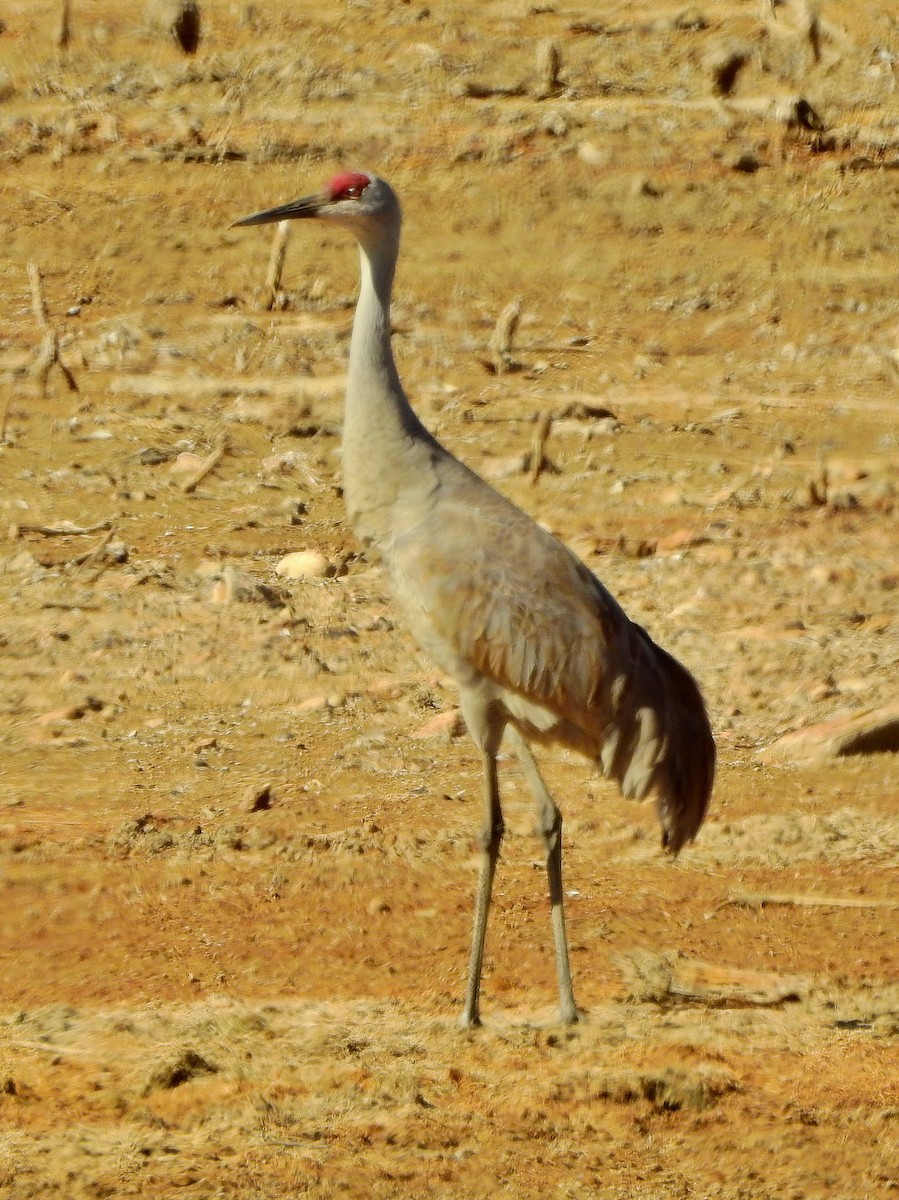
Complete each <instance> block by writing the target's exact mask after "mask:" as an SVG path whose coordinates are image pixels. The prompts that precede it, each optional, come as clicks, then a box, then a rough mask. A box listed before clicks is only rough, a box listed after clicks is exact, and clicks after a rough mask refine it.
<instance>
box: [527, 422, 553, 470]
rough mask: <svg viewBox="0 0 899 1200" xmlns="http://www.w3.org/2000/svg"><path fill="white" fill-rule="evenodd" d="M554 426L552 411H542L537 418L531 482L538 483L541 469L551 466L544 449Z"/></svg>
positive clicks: (532, 451) (532, 453)
mask: <svg viewBox="0 0 899 1200" xmlns="http://www.w3.org/2000/svg"><path fill="white" fill-rule="evenodd" d="M552 427H553V418H552V413H541V414H540V416H539V417H538V419H537V428H536V429H535V430H534V441H533V444H532V446H531V465H530V470H529V471H528V478H529V480H530V482H531V483H536V482H537V480H538V479H539V478H540V473H541V471H544V470H545V469H546V468H547V467H549V466H551V464H550V462H549V460H548V459H547V457H546V454H545V453H544V451H545V449H546V442H547V439H548V438H549V435H550V432H551V431H552Z"/></svg>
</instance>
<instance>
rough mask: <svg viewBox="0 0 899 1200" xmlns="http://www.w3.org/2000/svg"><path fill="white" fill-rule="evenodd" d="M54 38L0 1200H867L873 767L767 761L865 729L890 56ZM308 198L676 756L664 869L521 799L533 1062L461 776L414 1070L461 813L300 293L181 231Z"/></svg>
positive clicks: (886, 911) (509, 952)
mask: <svg viewBox="0 0 899 1200" xmlns="http://www.w3.org/2000/svg"><path fill="white" fill-rule="evenodd" d="M73 8H74V11H73V14H72V38H71V41H70V44H69V45H68V47H67V48H65V49H63V50H60V49H58V48H57V46H56V45H55V37H56V31H57V26H58V5H57V4H50V3H45V2H43V0H33V2H29V3H25V2H24V0H19V2H15V0H11V2H10V3H7V4H6V5H4V8H3V12H2V14H0V15H2V21H3V24H4V28H3V31H2V33H0V156H2V162H3V173H2V182H0V188H2V198H3V205H2V210H0V230H2V238H3V244H4V249H5V253H4V254H3V256H2V261H0V279H2V289H0V304H2V327H0V389H2V391H0V421H2V430H0V443H2V445H0V604H2V612H3V619H2V627H0V748H2V754H0V777H2V795H0V910H2V939H0V1117H2V1120H0V1195H2V1196H3V1197H4V1198H6V1197H9V1198H10V1200H25V1198H30V1197H38V1196H66V1197H97V1196H126V1195H135V1196H146V1197H154V1198H158V1197H171V1196H175V1195H177V1196H181V1197H185V1200H187V1198H189V1197H213V1196H218V1197H220V1196H235V1197H238V1196H239V1197H241V1198H243V1200H251V1198H257V1197H258V1198H260V1200H261V1198H266V1200H271V1198H274V1197H286V1196H296V1195H310V1196H332V1195H338V1194H341V1195H347V1196H358V1197H372V1196H375V1197H392V1196H403V1197H424V1196H428V1197H431V1196H435V1195H436V1196H446V1197H479V1196H488V1195H489V1196H491V1197H495V1196H497V1195H509V1196H515V1197H548V1196H553V1197H562V1198H574V1197H588V1196H597V1197H622V1198H624V1197H634V1196H641V1197H642V1196H646V1197H653V1198H656V1200H662V1198H665V1200H667V1198H668V1197H672V1198H673V1197H678V1198H682V1197H697V1198H698V1197H722V1198H727V1200H736V1198H741V1200H749V1198H752V1200H755V1198H757V1197H758V1198H761V1197H765V1198H771V1200H774V1198H777V1200H790V1198H796V1200H799V1198H802V1200H813V1198H817V1197H833V1198H834V1200H863V1198H873V1197H888V1196H894V1195H896V1192H897V1189H899V1167H897V1163H899V1146H897V1143H899V1138H897V1128H899V1048H897V1047H899V971H897V945H896V925H897V922H896V912H895V903H896V882H895V879H896V866H897V858H899V810H897V804H896V800H897V796H899V761H897V756H896V755H895V754H888V753H886V754H868V755H855V756H851V757H844V758H834V759H822V760H813V761H810V762H807V763H805V764H801V765H799V764H796V763H793V762H790V761H781V760H777V759H772V758H771V757H769V756H767V755H766V753H765V751H766V749H767V748H768V747H770V745H771V744H772V743H773V742H775V741H776V739H777V738H778V737H779V736H781V735H782V734H784V733H786V732H787V731H790V730H793V729H797V728H800V727H803V726H805V725H809V724H813V723H816V722H821V721H826V720H829V719H832V718H838V717H845V716H853V715H855V714H858V713H860V712H862V711H864V710H866V709H869V708H870V709H878V708H882V707H884V706H886V705H888V704H890V703H891V702H893V701H895V698H896V678H897V659H899V620H897V614H896V594H897V588H899V549H897V547H899V529H897V524H899V522H897V507H896V495H897V487H899V446H897V429H899V422H897V408H899V403H897V401H899V340H897V337H899V294H897V288H896V252H897V232H896V229H897V216H899V199H897V191H896V180H897V174H896V168H897V166H899V118H897V115H896V114H897V95H899V92H897V72H899V67H897V61H899V60H897V55H899V22H897V20H896V15H895V13H894V12H893V11H892V6H891V5H889V4H887V3H881V4H876V3H864V4H858V3H856V2H855V0H843V2H839V0H833V2H832V3H824V4H823V5H822V9H821V19H820V21H819V23H818V24H817V25H816V26H815V27H814V28H812V30H811V33H810V32H809V28H808V20H807V19H806V20H805V21H804V22H803V20H802V14H801V13H799V12H797V10H796V8H795V5H793V6H781V7H778V8H777V9H776V10H774V12H773V14H772V12H771V11H769V10H768V8H767V7H766V6H764V5H760V4H759V3H758V0H751V2H750V0H746V2H735V3H731V4H724V3H717V2H713V0H710V2H708V3H705V4H699V5H695V6H690V7H689V8H685V7H684V5H683V4H666V3H659V4H649V3H647V0H639V2H638V0H634V2H633V3H627V2H625V3H621V4H615V5H611V4H594V5H583V6H581V7H578V6H577V5H563V4H552V3H550V4H533V5H528V4H527V3H522V2H521V0H503V2H497V3H479V4H474V3H468V2H467V0H466V2H465V3H458V4H455V5H444V4H439V3H435V4H432V5H429V6H428V5H424V4H419V3H415V2H413V3H406V4H390V3H381V2H380V0H372V2H371V3H368V2H364V3H357V4H347V5H336V4H335V5H332V6H325V5H320V4H311V3H308V2H306V0H295V2H292V3H287V0H270V2H269V3H266V4H248V3H244V2H240V3H231V2H225V0H222V2H221V3H207V4H205V5H204V18H205V25H204V31H203V32H204V36H203V41H202V43H201V47H200V50H199V52H198V54H197V55H196V56H195V57H194V58H187V57H185V56H184V55H183V54H182V53H181V52H180V51H179V50H178V49H177V48H176V47H175V45H174V44H173V43H171V42H170V41H169V40H168V39H167V38H166V37H165V36H164V35H163V34H161V33H160V32H159V30H158V28H157V27H155V26H154V24H153V22H152V21H151V20H150V19H149V18H145V16H144V14H143V11H142V10H141V9H140V6H129V5H122V4H114V3H112V0H93V2H88V0H85V2H84V3H78V2H77V0H76V3H75V4H74V6H73ZM547 38H553V39H555V41H556V43H557V46H558V48H559V51H560V53H561V68H560V71H559V74H558V80H557V82H556V83H555V85H553V84H552V82H551V81H550V82H549V83H548V84H547V83H545V82H544V84H543V85H541V84H540V77H539V72H538V70H537V65H536V64H537V58H538V47H539V46H540V44H541V43H542V42H543V41H544V40H545V39H547ZM734 47H736V51H737V53H736V59H737V60H739V59H741V57H742V58H745V65H744V66H743V68H742V70H741V71H739V72H738V73H737V74H736V79H735V82H734V83H733V87H732V89H731V90H730V92H729V94H727V95H724V96H722V95H721V94H720V91H721V89H722V88H723V89H724V90H725V91H726V90H727V86H728V84H729V82H730V81H729V80H726V79H725V80H724V81H723V82H720V81H721V80H722V71H721V69H720V64H721V63H722V62H723V61H724V57H726V55H727V53H730V55H731V58H733V57H734V55H733V50H734ZM741 48H742V49H741ZM723 56H724V57H723ZM724 74H725V75H726V74H727V72H724ZM716 78H717V79H718V80H719V83H718V84H716V82H715V80H716ZM716 87H717V88H718V91H717V92H716ZM800 101H804V102H805V103H804V105H803V104H802V103H799V102H800ZM342 165H362V166H366V165H367V166H370V167H372V168H374V169H378V170H380V171H381V173H383V174H384V175H386V176H388V177H389V178H390V179H391V180H392V182H393V183H394V184H395V185H396V187H397V190H398V191H399V193H400V195H401V196H402V198H403V202H404V206H405V213H406V228H405V244H404V254H403V259H402V262H401V267H400V272H399V278H398V284H397V289H398V294H397V303H396V311H395V325H396V332H395V346H396V354H397V358H398V361H399V365H400V369H401V372H402V374H403V377H404V379H405V381H406V384H407V387H408V390H409V392H410V395H411V396H412V397H413V398H414V402H415V404H416V406H417V407H418V410H419V411H420V413H421V415H422V416H423V418H424V419H425V421H426V422H427V424H428V425H429V426H430V428H432V429H433V430H434V431H435V432H436V433H437V434H438V435H439V436H440V437H441V438H442V439H443V440H444V441H445V442H446V443H447V445H449V446H450V447H451V448H452V449H453V450H454V451H455V452H456V453H458V454H459V455H460V456H461V457H462V458H464V459H465V460H466V461H467V462H468V463H470V464H471V465H472V466H473V467H475V468H476V469H478V470H480V471H482V472H483V473H484V474H486V475H488V476H489V477H491V478H492V479H493V480H494V482H495V483H496V486H498V487H499V488H501V489H502V490H503V491H504V492H506V493H507V494H508V495H509V496H511V497H512V498H514V499H515V500H516V501H517V502H519V503H520V504H521V505H523V506H524V507H525V508H526V509H527V510H528V511H529V512H531V513H532V514H534V516H535V517H536V518H537V519H538V520H540V521H542V522H543V523H544V524H545V525H546V526H548V527H549V528H550V529H552V530H553V531H554V532H556V533H557V534H558V535H559V536H560V537H562V538H563V539H564V540H565V541H567V542H568V543H569V544H570V545H571V546H573V547H574V548H575V549H576V550H577V551H578V553H579V554H580V555H581V556H582V557H583V558H584V560H585V561H586V562H587V563H588V564H589V565H590V566H591V568H593V569H594V570H596V572H597V573H598V574H599V575H600V576H601V577H602V578H603V580H604V581H605V582H606V584H607V585H608V586H609V587H610V588H611V590H612V591H613V592H614V593H615V594H616V595H617V596H618V597H619V598H620V599H621V601H622V603H623V604H624V605H625V607H626V608H627V610H628V612H629V613H630V614H631V615H632V616H633V617H634V618H635V619H638V620H640V621H641V622H642V623H644V624H645V625H646V626H647V627H648V628H649V629H650V630H651V632H652V633H653V634H654V636H655V637H656V638H657V639H658V640H660V641H661V642H663V644H665V645H666V646H668V647H669V648H670V649H671V650H673V651H674V652H675V653H676V654H677V655H678V656H679V657H680V658H681V659H682V660H683V661H684V662H686V663H687V664H688V665H689V666H690V667H691V669H692V670H693V671H694V672H695V673H696V675H697V677H698V678H699V679H700V681H701V683H702V686H703V688H704V690H705V693H706V695H707V697H708V700H709V704H710V708H711V710H712V713H713V716H714V724H715V729H716V736H717V740H718V745H719V752H720V772H719V778H718V783H717V786H716V791H715V796H714V800H713V808H712V811H711V814H710V817H709V820H708V823H707V825H706V827H705V829H704V830H703V831H702V833H701V835H700V838H699V840H698V841H697V843H696V844H695V846H693V847H691V848H689V849H688V850H687V851H686V852H685V853H684V854H683V855H682V856H681V858H680V860H679V861H678V863H677V864H671V863H670V862H667V861H665V859H664V858H663V856H662V855H661V853H660V851H659V849H658V844H657V832H656V829H655V823H654V817H653V814H652V811H651V808H650V807H649V806H635V805H631V804H627V803H625V802H623V801H622V800H620V799H619V798H618V797H617V796H616V795H615V793H614V790H613V789H612V788H610V786H609V785H607V784H606V783H604V782H603V781H602V779H600V778H599V777H598V776H597V775H595V774H593V773H591V772H590V769H589V765H588V764H584V763H582V762H580V761H577V760H576V759H575V758H574V757H571V756H568V755H566V754H561V753H560V754H551V755H547V756H545V759H544V761H545V765H546V773H547V777H548V779H549V780H550V782H551V786H552V787H553V788H554V790H555V792H556V794H557V796H558V798H559V800H560V803H561V804H562V806H563V809H564V812H565V816H566V825H565V841H566V847H565V862H566V872H567V874H566V887H567V889H568V891H569V899H568V906H569V907H568V911H569V928H570V935H571V939H572V943H573V968H574V973H575V983H576V991H577V995H578V1000H579V1003H580V1004H581V1005H582V1006H583V1009H584V1013H585V1020H584V1021H583V1022H582V1023H581V1024H580V1025H578V1026H577V1027H575V1028H572V1029H566V1028H562V1027H559V1026H558V1025H557V1024H555V1022H554V998H555V985H554V971H553V963H552V950H551V939H550V931H549V922H548V917H547V911H546V901H545V895H544V892H545V882H544V877H543V873H542V869H541V866H540V861H539V845H538V843H537V841H536V839H535V838H534V836H533V831H532V824H533V820H532V816H531V812H530V808H529V803H528V799H527V795H526V791H525V786H524V781H523V780H522V779H521V777H520V775H519V772H518V770H517V768H516V766H515V765H514V764H513V763H508V764H505V763H504V764H503V775H504V779H505V796H506V805H507V810H508V823H509V826H510V831H509V837H508V839H507V842H506V844H505V848H504V854H503V861H502V863H501V868H500V873H499V877H498V883H497V890H496V895H495V900H494V908H493V914H492V924H491V928H490V934H489V941H488V960H487V969H486V972H485V979H484V995H483V1012H484V1018H485V1026H484V1028H482V1029H481V1030H478V1031H475V1032H472V1033H465V1034H462V1033H459V1032H458V1031H457V1030H456V1028H455V1022H456V1017H457V1015H458V1011H459V1006H460V1003H461V997H462V992H463V986H464V973H465V961H466V953H467V943H468V936H469V925H470V913H471V903H472V896H473V890H474V882H475V871H476V862H477V860H476V854H475V843H474V836H473V835H474V831H475V829H476V826H477V822H478V817H479V797H480V780H479V770H478V762H477V758H476V755H475V754H474V752H473V748H472V747H471V745H470V743H469V742H468V741H467V739H466V738H465V736H464V735H460V734H459V732H458V731H457V730H455V729H454V727H453V720H452V715H451V712H452V709H453V706H454V703H455V697H454V694H453V690H452V687H451V686H450V684H449V682H448V681H447V680H445V679H443V678H441V677H440V676H439V675H438V674H437V673H436V672H435V671H434V669H433V668H432V667H430V666H429V664H428V663H426V662H424V661H422V659H421V658H420V657H419V655H418V654H417V652H416V650H415V648H414V646H413V645H412V643H411V642H410V640H409V639H408V637H407V636H406V635H405V633H404V632H403V630H402V629H401V628H399V627H397V625H396V623H395V620H394V617H393V615H392V612H391V607H390V603H389V600H388V598H387V596H386V593H385V590H384V586H383V582H382V580H381V579H380V577H379V575H378V574H377V572H376V571H375V570H373V569H372V568H371V567H370V566H369V565H368V564H367V563H366V562H365V561H364V560H363V559H362V558H361V557H360V556H359V554H358V551H357V548H356V546H355V545H354V542H353V539H352V535H351V534H350V532H349V531H348V529H347V526H346V524H345V521H344V518H343V512H342V506H341V498H340V490H339V483H340V477H339V462H338V445H339V428H340V419H341V403H342V400H341V397H342V388H343V373H344V369H345V356H346V349H347V335H348V330H349V324H350V320H351V314H352V305H353V301H354V295H355V287H356V270H357V264H356V253H355V250H354V248H353V247H352V246H350V245H349V244H348V243H347V241H346V239H345V238H343V237H341V236H340V235H339V232H338V231H332V230H326V229H321V228H319V227H313V228H306V227H302V228H297V229H295V230H293V231H292V238H291V242H290V245H289V249H288V254H287V262H286V265H285V271H284V276H283V282H282V288H283V291H281V292H280V294H279V295H278V296H277V297H276V305H275V309H274V311H271V312H270V311H267V310H266V309H265V307H264V305H263V303H262V299H263V290H264V289H263V283H264V279H265V272H266V265H267V260H268V255H269V245H270V237H271V230H270V229H269V230H231V229H229V223H230V222H231V221H232V220H234V219H235V218H237V217H239V216H241V215H243V214H245V213H247V212H251V211H254V210H255V209H257V208H261V207H264V206H269V205H272V204H275V203H279V202H282V201H284V200H287V199H290V198H292V197H294V196H297V195H302V194H304V193H305V192H308V191H311V190H315V189H316V188H318V187H319V186H320V184H321V183H322V182H323V181H324V180H325V179H326V178H327V177H328V176H329V175H330V174H331V173H332V172H333V171H334V170H335V169H336V168H337V167H339V166H342ZM29 263H33V264H35V265H36V267H37V269H38V271H39V274H40V279H41V289H42V293H43V298H44V302H45V305H46V319H47V322H48V324H47V326H46V327H43V326H41V325H40V324H39V322H38V320H37V319H36V316H35V313H34V310H33V282H32V281H33V276H32V277H30V276H29V271H28V264H29ZM516 296H517V297H520V298H521V310H522V315H521V322H520V325H519V328H518V332H517V335H516V337H515V340H514V343H513V346H512V350H511V354H510V359H511V361H510V362H509V364H508V367H509V369H508V370H506V371H505V372H504V373H503V374H500V375H497V374H496V373H495V369H494V368H495V364H494V362H493V360H492V358H491V352H490V349H489V341H490V336H491V332H492V330H493V327H494V323H495V322H496V320H497V317H498V316H499V314H500V312H501V311H502V309H503V308H504V307H505V306H506V305H507V304H508V303H509V302H510V301H511V300H512V299H514V298H515V297H516ZM54 338H55V339H56V340H55V341H54ZM56 347H58V349H59V356H60V359H61V363H62V366H63V367H64V368H65V370H63V369H62V368H61V367H60V365H59V363H58V362H56V361H54V349H55V348H56ZM70 381H71V382H70ZM74 388H77V390H73V389H74ZM547 416H548V417H551V418H552V419H553V424H552V427H551V432H550V435H549V438H548V440H547V442H546V446H545V454H546V457H547V459H548V460H549V465H548V466H547V468H546V469H545V470H544V471H543V472H542V473H541V474H540V475H539V477H538V478H537V479H536V480H534V479H533V478H532V476H531V474H530V473H529V471H528V468H527V462H528V459H527V456H528V454H529V453H530V452H531V449H532V446H533V442H534V432H535V429H536V428H537V427H538V422H539V420H540V419H541V418H542V417H547ZM210 458H211V462H210V461H209V460H210ZM204 466H208V467H209V469H208V471H207V472H206V473H205V474H204V475H203V477H202V478H201V479H199V481H197V476H198V475H199V474H200V472H201V471H202V469H203V467H204ZM302 549H312V550H317V551H319V552H320V553H321V554H322V555H323V556H324V559H325V560H326V564H327V571H326V574H325V575H324V576H323V577H318V578H311V579H306V580H297V581H289V580H285V579H284V578H283V577H281V576H279V575H278V574H277V573H276V571H275V566H276V564H277V563H278V562H279V560H280V559H281V557H282V556H283V555H284V554H286V553H288V552H290V551H295V550H302ZM441 714H450V715H448V716H445V717H444V719H443V720H442V721H441V720H438V721H437V722H436V730H435V725H434V718H435V717H439V716H440V715H441Z"/></svg>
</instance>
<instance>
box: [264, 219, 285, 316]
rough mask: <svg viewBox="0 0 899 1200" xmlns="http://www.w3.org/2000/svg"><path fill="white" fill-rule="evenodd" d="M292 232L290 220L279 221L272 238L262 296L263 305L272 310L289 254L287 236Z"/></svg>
mask: <svg viewBox="0 0 899 1200" xmlns="http://www.w3.org/2000/svg"><path fill="white" fill-rule="evenodd" d="M289 232H290V222H289V221H279V222H278V224H277V225H276V227H275V234H274V237H273V238H272V249H271V254H270V255H269V260H268V272H267V273H266V276H265V291H264V292H263V296H262V307H263V308H264V309H266V310H267V311H269V312H270V311H271V310H272V309H273V308H274V307H275V302H276V300H277V298H278V293H279V292H280V290H281V273H282V271H283V270H284V258H285V255H286V254H287V238H288V234H289Z"/></svg>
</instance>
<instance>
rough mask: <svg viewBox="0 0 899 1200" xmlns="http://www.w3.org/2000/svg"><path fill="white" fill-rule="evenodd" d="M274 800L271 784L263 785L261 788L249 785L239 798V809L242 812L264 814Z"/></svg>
mask: <svg viewBox="0 0 899 1200" xmlns="http://www.w3.org/2000/svg"><path fill="white" fill-rule="evenodd" d="M274 799H275V793H274V792H273V791H272V788H271V784H268V783H265V784H263V785H262V787H257V786H256V785H254V784H251V785H250V787H248V788H247V790H246V791H245V792H244V794H243V796H242V797H241V801H240V806H239V807H240V809H241V811H242V812H248V813H254V812H265V811H267V810H268V809H270V808H271V806H272V804H273V802H274Z"/></svg>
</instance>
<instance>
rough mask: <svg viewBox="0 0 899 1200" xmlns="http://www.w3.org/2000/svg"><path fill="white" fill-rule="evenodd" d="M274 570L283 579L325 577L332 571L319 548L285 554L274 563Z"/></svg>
mask: <svg viewBox="0 0 899 1200" xmlns="http://www.w3.org/2000/svg"><path fill="white" fill-rule="evenodd" d="M275 571H276V572H277V573H278V574H279V575H283V576H284V577H285V579H325V578H326V577H327V576H329V575H332V574H333V573H334V572H333V568H332V566H331V564H330V563H329V562H328V560H327V559H326V558H325V556H324V554H322V552H321V551H320V550H295V551H294V552H293V553H292V554H285V555H284V557H283V558H282V559H280V560H279V561H278V562H277V563H276V564H275Z"/></svg>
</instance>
